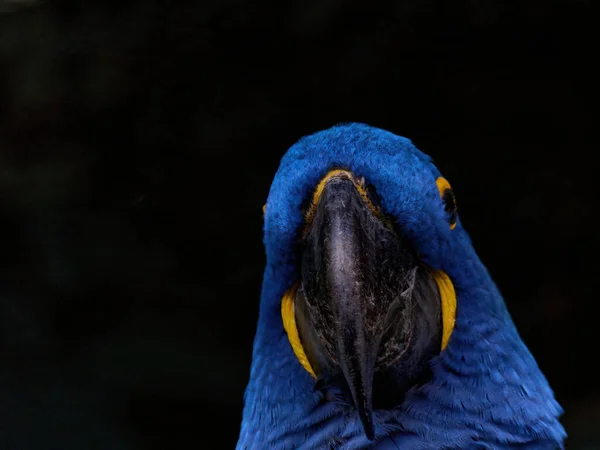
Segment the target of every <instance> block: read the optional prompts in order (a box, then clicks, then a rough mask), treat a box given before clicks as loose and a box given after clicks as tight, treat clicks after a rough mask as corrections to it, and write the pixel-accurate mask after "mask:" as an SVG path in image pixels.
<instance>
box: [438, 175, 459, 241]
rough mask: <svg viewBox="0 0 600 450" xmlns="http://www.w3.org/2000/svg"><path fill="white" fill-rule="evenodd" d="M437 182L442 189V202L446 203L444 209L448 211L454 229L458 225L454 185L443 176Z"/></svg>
mask: <svg viewBox="0 0 600 450" xmlns="http://www.w3.org/2000/svg"><path fill="white" fill-rule="evenodd" d="M435 184H437V187H438V190H439V191H440V197H441V198H442V203H443V204H444V210H445V211H446V213H448V222H449V223H450V229H452V230H453V229H454V228H455V227H456V216H457V211H456V197H454V192H453V191H452V187H451V186H450V183H448V180H446V179H445V178H443V177H439V178H438V179H437V180H436V182H435Z"/></svg>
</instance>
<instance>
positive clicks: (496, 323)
mask: <svg viewBox="0 0 600 450" xmlns="http://www.w3.org/2000/svg"><path fill="white" fill-rule="evenodd" d="M264 244H265V248H266V254H267V267H266V269H265V276H264V281H263V290H262V297H261V304H260V317H259V323H258V329H257V334H256V338H255V344H254V355H253V363H252V370H251V375H250V383H249V385H248V388H247V391H246V406H245V410H244V420H243V422H242V432H241V435H240V443H239V444H238V446H239V447H240V448H246V447H248V448H251V447H252V446H251V445H249V444H248V443H249V442H269V445H270V446H271V447H276V446H277V445H276V443H278V442H280V443H281V442H287V443H288V444H290V443H292V444H293V445H297V444H298V442H306V441H307V440H308V441H309V442H310V440H311V437H308V436H309V435H310V434H311V433H315V435H316V436H318V435H322V437H321V439H322V441H319V440H318V439H319V438H316V437H315V438H312V439H313V440H314V443H316V442H337V441H335V439H338V440H339V442H342V441H344V439H351V438H357V437H358V436H360V438H361V439H366V441H365V442H370V441H372V440H374V439H375V438H376V437H377V438H381V437H385V436H390V435H392V434H393V433H402V432H408V433H409V434H411V433H417V434H419V431H418V430H420V429H424V430H425V431H422V433H425V434H427V433H429V434H431V439H433V434H434V432H433V431H432V430H434V429H435V425H436V424H438V423H439V422H440V420H441V417H442V416H443V415H444V414H445V415H446V416H448V417H447V418H446V419H445V422H446V423H448V424H451V423H454V422H456V425H457V426H460V424H461V421H462V422H465V421H467V419H466V418H467V417H469V415H470V414H472V415H473V417H479V418H480V420H481V421H483V420H484V419H485V417H486V414H487V415H488V416H490V417H492V416H493V415H494V414H496V416H498V413H497V411H496V410H500V409H501V408H505V409H504V410H502V414H503V417H504V416H506V415H507V410H506V408H509V405H512V406H514V405H516V406H517V407H519V406H523V407H525V406H527V405H529V406H530V407H531V405H532V404H533V405H534V406H533V409H532V410H531V411H529V413H527V414H531V415H533V416H536V415H540V414H541V415H544V414H547V415H548V416H549V417H550V416H551V417H556V416H558V415H559V414H560V407H559V406H558V404H556V403H555V401H554V398H553V395H552V392H551V390H550V388H549V387H548V386H547V382H546V380H545V379H544V377H543V375H542V374H541V373H540V372H539V369H538V367H537V365H536V363H535V361H534V359H533V357H532V356H531V355H530V354H529V352H528V350H527V348H526V347H525V345H524V344H523V343H522V341H521V340H520V338H519V336H518V333H517V331H516V329H515V327H514V325H513V323H512V321H511V319H510V316H509V315H508V312H507V310H506V307H505V304H504V301H503V299H502V297H501V295H500V294H499V292H498V290H497V288H496V286H495V285H494V283H493V281H492V280H491V278H490V277H489V274H488V273H487V271H486V269H485V267H484V266H483V264H482V263H481V262H480V261H479V259H478V257H477V255H476V253H475V251H474V249H473V246H472V244H471V240H470V239H469V236H468V234H467V232H466V231H465V230H464V228H463V226H462V224H461V221H460V217H459V215H458V210H457V200H456V197H455V194H454V191H453V189H452V187H451V185H450V183H449V181H448V180H447V179H446V178H444V176H443V175H442V174H441V173H440V172H439V170H438V169H437V168H436V167H435V165H434V164H433V162H432V160H431V159H430V158H429V157H428V156H426V155H425V154H423V153H421V152H420V151H419V150H417V149H416V148H415V147H414V146H413V145H412V143H411V142H410V141H409V140H408V139H405V138H402V137H399V136H396V135H394V134H392V133H389V132H386V131H383V130H380V129H377V128H373V127H369V126H367V125H363V124H342V125H338V126H335V127H333V128H331V129H328V130H326V131H323V132H320V133H316V134H314V135H311V136H308V137H305V138H303V139H301V140H300V141H299V142H298V143H297V144H295V145H294V146H293V147H292V148H291V149H290V150H289V151H288V152H287V154H286V155H285V156H284V158H283V159H282V161H281V165H280V168H279V170H278V172H277V174H276V176H275V179H274V181H273V184H272V186H271V190H270V193H269V196H268V199H267V202H266V205H265V208H264ZM512 385H514V386H513V388H511V389H507V386H509V387H510V386H512ZM494 389H496V390H494ZM498 389H500V391H499V390H498ZM523 389H525V390H527V389H530V394H531V395H530V396H529V397H530V400H531V402H527V401H523V399H524V398H525V399H527V398H528V397H527V395H523ZM513 390H514V392H513ZM517 392H518V394H519V395H518V396H517V397H512V395H517V394H516V393H517ZM532 402H533V403H532ZM494 408H496V410H494ZM450 412H453V413H455V414H456V417H452V415H451V414H450ZM527 414H525V415H524V417H523V423H525V424H526V422H527V417H525V416H526V415H527ZM473 417H471V418H470V419H469V420H471V419H473ZM536 417H537V416H536ZM497 418H498V417H496V419H497ZM496 419H494V420H496ZM500 419H502V418H500ZM473 420H475V419H473ZM478 420H479V419H478ZM491 422H493V420H491ZM517 422H518V420H517ZM411 424H412V427H413V428H414V429H411ZM423 427H425V428H423ZM553 427H554V428H552V427H550V428H551V431H549V432H548V433H549V434H548V435H549V436H550V439H555V440H560V436H561V433H564V432H562V431H561V430H562V428H560V426H559V425H558V428H557V426H556V425H553ZM311 430H312V431H311ZM402 430H404V431H402ZM544 432H545V431H544V430H541V431H539V432H538V434H537V435H536V436H539V435H543V434H544ZM252 433H253V435H252V437H249V435H250V434H252ZM303 433H304V434H303ZM473 433H474V434H477V433H483V432H482V431H481V430H480V431H478V432H477V433H476V432H473ZM552 433H554V434H552ZM484 434H485V433H484ZM261 436H262V437H261ZM302 436H304V437H302ZM480 437H482V436H480ZM327 439H329V441H327ZM332 439H333V440H332ZM299 440H300V441H299ZM244 446H246V447H244ZM259 447H260V445H259Z"/></svg>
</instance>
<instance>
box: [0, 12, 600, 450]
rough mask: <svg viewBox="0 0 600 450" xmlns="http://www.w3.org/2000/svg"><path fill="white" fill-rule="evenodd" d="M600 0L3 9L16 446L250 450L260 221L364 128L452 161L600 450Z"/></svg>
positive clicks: (10, 399) (6, 407)
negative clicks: (245, 417) (244, 424)
mask: <svg viewBox="0 0 600 450" xmlns="http://www.w3.org/2000/svg"><path fill="white" fill-rule="evenodd" d="M592 3H593V2H592V1H583V0H580V1H563V2H549V1H547V0H527V1H525V0H523V1H521V2H518V5H517V6H515V5H513V4H512V3H509V2H500V1H493V0H484V1H478V2H468V1H460V0H458V1H454V2H445V1H434V0H420V1H416V0H406V1H394V2H386V1H373V2H348V1H346V2H342V1H341V0H304V1H289V2H279V3H278V4H277V3H274V2H273V3H272V2H259V1H242V0H219V1H213V2H206V1H205V2H202V1H196V2H193V1H185V2H173V1H160V0H143V1H142V0H139V1H133V0H119V1H104V2H87V3H81V4H78V3H75V2H70V1H59V0H54V1H53V0H47V1H41V2H35V1H34V0H1V1H0V232H1V243H2V246H1V251H0V289H1V292H0V294H1V295H0V448H2V449H3V450H5V449H6V450H12V449H19V450H52V449H57V450H73V449H77V450H80V449H81V450H94V449H128V450H130V449H131V450H133V449H136V450H137V449H140V450H141V449H167V450H170V449H177V448H224V449H225V448H232V447H233V446H234V443H235V441H236V438H237V433H238V426H239V421H240V417H241V408H242V394H243V390H244V387H245V383H246V381H247V377H248V369H249V364H250V357H251V346H252V339H253V334H254V329H255V323H256V319H257V311H258V298H259V291H260V283H261V276H262V268H263V264H264V254H263V248H262V243H261V238H262V237H261V226H262V221H261V206H262V205H263V203H264V201H265V199H266V196H267V193H268V188H269V184H270V181H271V179H272V176H273V175H274V173H275V171H276V169H277V166H278V163H279V159H280V158H281V156H282V155H283V153H284V152H285V150H286V149H287V148H288V147H289V146H290V145H291V144H292V143H293V142H294V141H295V140H297V139H298V138H299V137H301V136H302V135H304V134H308V133H312V132H315V131H317V130H320V129H323V128H326V127H329V126H331V125H333V124H335V123H337V122H342V121H361V122H366V123H369V124H372V125H375V126H379V127H383V128H386V129H389V130H391V131H393V132H395V133H397V134H401V135H404V136H407V137H409V138H411V139H412V140H413V141H414V142H415V143H416V144H417V145H418V146H419V147H420V148H421V149H422V150H424V151H425V152H427V153H429V154H431V155H432V156H433V157H434V159H435V161H436V163H437V165H438V166H439V167H440V169H441V170H442V171H443V172H444V174H445V175H446V176H447V178H449V179H450V180H451V182H452V184H453V187H454V188H455V191H456V194H457V197H458V205H459V211H460V214H461V216H462V220H463V223H464V225H465V226H466V227H467V229H468V230H469V231H470V233H471V235H472V238H473V241H474V245H475V246H476V249H477V250H478V252H479V254H480V256H481V258H482V259H483V261H484V262H485V263H486V264H487V266H488V267H489V269H490V271H491V273H492V275H493V277H494V278H495V280H496V281H497V283H498V284H499V286H500V288H501V290H502V291H503V293H504V295H505V297H506V300H507V302H508V304H509V308H510V310H511V312H512V314H513V317H514V320H515V322H516V324H517V326H518V327H519V329H520V331H521V334H522V336H523V338H524V340H525V341H526V343H527V344H528V345H529V346H530V348H531V350H532V351H533V353H534V355H535V356H536V358H537V360H538V362H539V364H540V366H541V367H542V369H543V371H544V372H545V374H546V375H547V377H548V378H549V380H550V382H551V384H552V386H553V388H554V389H555V391H556V394H557V397H558V399H559V401H560V402H561V403H562V404H563V406H564V407H565V409H566V415H565V417H564V421H565V424H566V426H567V428H568V431H569V433H570V434H571V436H572V438H571V441H570V445H569V448H572V449H597V448H600V437H599V435H600V432H599V431H598V429H599V428H600V427H599V425H600V388H599V386H598V381H597V379H598V378H597V373H598V372H597V369H595V368H593V367H592V364H596V363H597V361H596V359H597V355H598V343H599V342H600V338H599V337H598V326H597V322H598V307H597V281H595V280H597V278H596V277H597V275H598V270H599V267H598V262H597V254H598V251H599V250H600V248H599V247H600V245H599V240H598V238H597V229H598V220H597V217H596V212H595V210H596V208H597V193H596V190H597V186H598V182H597V178H596V176H597V165H596V163H595V158H594V155H593V150H594V149H597V146H595V145H594V143H593V142H592V141H593V137H595V136H593V135H592V133H593V129H592V123H593V119H592V109H593V108H592V100H591V92H592V88H593V87H594V85H595V84H596V79H597V78H596V77H597V72H596V73H595V70H596V69H595V68H594V66H593V64H595V60H596V59H597V47H596V46H595V44H594V43H593V42H594V39H593V34H595V33H592V30H593V27H595V25H596V22H597V19H596V18H595V16H594V15H593V14H592V13H591V4H592ZM594 106H596V105H594ZM594 109H596V108H594ZM594 122H595V121H594Z"/></svg>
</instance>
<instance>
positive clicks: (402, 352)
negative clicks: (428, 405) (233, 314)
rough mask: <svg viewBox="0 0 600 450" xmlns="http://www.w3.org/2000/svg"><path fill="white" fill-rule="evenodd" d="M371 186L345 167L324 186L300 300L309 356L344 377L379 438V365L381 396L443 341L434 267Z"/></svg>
mask: <svg viewBox="0 0 600 450" xmlns="http://www.w3.org/2000/svg"><path fill="white" fill-rule="evenodd" d="M366 192H367V191H366V190H365V189H362V186H358V184H357V181H356V180H355V179H354V178H351V177H346V176H343V177H342V176H340V177H333V178H332V179H330V180H328V181H327V183H326V185H325V186H324V187H323V190H322V193H321V195H320V198H319V201H318V204H317V205H315V210H314V214H313V217H312V218H311V223H310V224H308V228H307V230H306V233H305V236H304V239H303V250H302V262H301V272H302V280H301V288H300V289H298V292H297V294H296V300H295V303H296V321H297V324H298V330H299V333H300V336H301V340H302V343H303V346H304V349H305V352H306V353H307V356H308V358H309V360H310V362H311V365H312V366H313V368H314V369H315V371H316V373H317V375H318V377H319V379H320V380H321V381H324V382H326V383H330V382H338V383H341V384H343V386H344V387H345V389H346V391H347V392H348V394H349V397H351V399H352V403H353V404H354V406H355V408H356V410H357V411H358V414H359V416H360V419H361V421H362V423H363V426H364V430H365V434H366V435H367V437H368V438H369V439H371V440H372V439H374V437H375V429H374V422H373V392H374V389H373V387H374V380H375V379H376V378H377V377H376V374H379V375H378V376H379V378H380V379H381V380H382V381H381V385H382V389H383V391H381V392H382V396H383V397H385V396H387V393H386V392H385V391H390V390H402V389H403V387H404V384H405V383H408V382H412V381H411V380H412V378H414V376H413V375H414V374H413V373H412V372H411V371H417V370H418V368H415V367H416V365H417V363H416V362H414V363H413V361H412V359H414V360H415V361H420V360H421V359H422V358H421V357H422V356H423V354H424V353H427V354H429V353H431V354H435V353H438V352H439V351H440V333H441V316H440V307H439V296H438V292H437V288H436V286H435V283H434V281H433V280H432V278H431V276H430V275H429V272H428V271H427V270H426V269H425V268H424V267H423V266H422V265H421V264H420V262H419V259H418V257H417V255H416V254H415V253H414V252H412V251H411V250H410V249H409V248H408V246H407V245H406V242H405V240H404V239H403V238H402V237H401V236H399V235H398V233H397V232H396V231H395V230H394V229H393V227H392V226H391V225H390V223H388V222H387V221H386V220H383V219H382V216H381V214H379V213H378V209H377V208H376V207H375V206H374V205H373V204H372V202H371V201H370V200H369V198H368V196H366V194H365V193H366ZM436 305H437V307H436ZM399 374H400V376H398V375H399ZM331 380H337V381H331ZM384 380H396V381H394V382H393V383H392V384H391V385H390V383H388V382H387V381H384Z"/></svg>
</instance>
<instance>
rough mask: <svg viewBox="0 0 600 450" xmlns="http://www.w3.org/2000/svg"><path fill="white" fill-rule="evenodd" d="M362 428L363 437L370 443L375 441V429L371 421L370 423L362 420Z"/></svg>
mask: <svg viewBox="0 0 600 450" xmlns="http://www.w3.org/2000/svg"><path fill="white" fill-rule="evenodd" d="M363 427H364V428H365V435H366V436H367V439H368V440H370V441H372V440H373V439H375V427H374V426H373V419H372V418H371V420H370V421H364V420H363Z"/></svg>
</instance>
